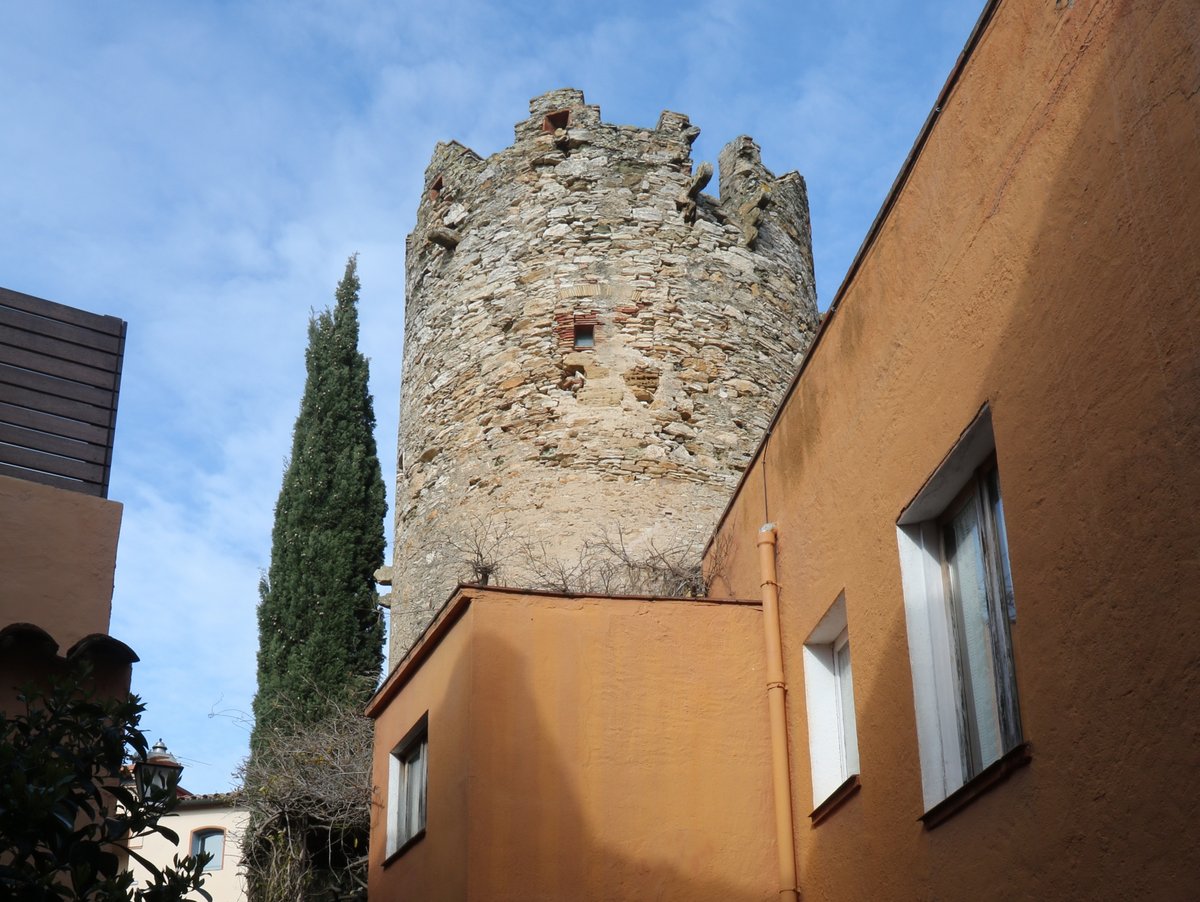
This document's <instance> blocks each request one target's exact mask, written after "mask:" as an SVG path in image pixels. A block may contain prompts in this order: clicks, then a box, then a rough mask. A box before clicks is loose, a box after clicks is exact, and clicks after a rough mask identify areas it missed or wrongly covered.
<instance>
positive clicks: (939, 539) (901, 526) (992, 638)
mask: <svg viewBox="0 0 1200 902" xmlns="http://www.w3.org/2000/svg"><path fill="white" fill-rule="evenodd" d="M896 532H897V541H898V543H899V548H900V565H901V574H902V579H903V586H904V613H905V620H906V622H907V627H908V646H909V659H910V663H911V666H912V676H913V698H914V702H915V706H916V713H917V739H918V742H919V744H920V755H921V778H922V788H923V794H924V801H925V808H926V810H928V809H930V808H932V807H933V806H934V805H936V804H937V803H938V802H940V801H942V800H943V799H945V798H946V797H947V796H948V795H950V794H951V793H952V792H954V791H955V790H956V789H958V788H959V787H960V786H962V785H963V784H965V783H966V782H967V781H968V780H970V779H971V778H972V777H974V776H976V775H977V774H979V773H980V772H981V771H982V770H984V769H985V768H986V767H988V765H990V764H992V763H993V762H995V761H997V760H999V759H1000V758H1001V757H1003V756H1004V754H1005V753H1006V752H1008V751H1010V750H1012V749H1014V748H1016V747H1017V746H1019V745H1021V744H1022V741H1023V740H1022V732H1021V715H1020V710H1019V707H1018V704H1017V686H1016V673H1015V669H1014V666H1013V652H1012V639H1011V635H1010V624H1011V623H1012V622H1014V621H1015V620H1016V604H1015V601H1014V597H1013V588H1012V573H1011V570H1010V568H1009V562H1008V540H1007V536H1006V533H1005V527H1004V503H1003V500H1002V496H1001V494H1000V475H999V471H998V470H997V466H996V456H995V442H994V440H993V438H992V422H991V412H990V411H989V410H988V409H987V408H986V407H985V408H984V409H983V410H982V411H981V412H980V414H979V415H978V416H977V417H976V419H975V421H974V422H973V423H972V424H971V425H970V427H968V429H967V430H966V431H965V432H964V433H963V435H962V437H961V438H960V439H959V442H958V443H957V445H956V446H955V447H954V449H953V450H952V451H951V452H950V454H949V455H947V457H946V458H945V460H944V461H943V462H942V464H941V465H940V466H939V467H938V469H937V471H936V472H935V473H934V474H933V476H932V477H930V479H929V480H928V482H927V483H926V484H925V487H924V488H922V489H921V491H920V493H919V494H918V495H917V497H916V498H914V499H913V500H912V502H911V503H910V504H909V505H908V507H906V508H905V509H904V511H903V513H901V515H900V518H899V520H898V521H897V524H896Z"/></svg>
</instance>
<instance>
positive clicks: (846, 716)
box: [804, 595, 858, 807]
mask: <svg viewBox="0 0 1200 902" xmlns="http://www.w3.org/2000/svg"><path fill="white" fill-rule="evenodd" d="M804 699H805V704H806V707H807V709H808V750H809V757H810V759H811V765H812V785H813V805H814V807H816V806H819V805H820V804H821V803H822V802H824V801H825V800H826V799H828V798H829V797H830V795H832V794H833V793H834V791H836V790H837V789H838V787H840V786H841V785H842V784H844V783H845V782H846V781H847V780H848V779H849V778H850V777H852V776H854V775H855V774H857V773H858V730H857V727H856V723H855V719H854V680H853V677H852V675H851V669H850V633H849V630H848V629H847V626H846V597H845V595H839V596H838V599H837V601H835V602H834V603H833V606H832V607H831V608H830V609H829V611H828V612H827V613H826V614H825V616H824V617H822V618H821V622H820V623H818V624H817V627H816V629H814V630H813V631H812V633H811V634H810V635H809V637H808V640H807V641H806V642H805V643H804Z"/></svg>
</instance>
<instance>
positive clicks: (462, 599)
mask: <svg viewBox="0 0 1200 902" xmlns="http://www.w3.org/2000/svg"><path fill="white" fill-rule="evenodd" d="M487 595H508V596H521V597H529V596H533V597H535V598H562V599H565V600H583V601H586V600H592V601H613V602H622V601H633V602H639V601H640V602H654V603H659V602H666V603H668V604H670V603H684V604H696V605H736V606H741V607H762V602H761V601H760V600H759V599H753V598H704V597H672V596H669V595H605V594H603V593H600V592H555V591H552V590H548V589H521V588H518V587H516V586H480V585H467V584H462V583H460V584H459V585H458V586H456V587H455V589H454V591H453V592H451V593H450V597H449V598H447V599H446V602H445V603H444V604H443V605H442V607H441V608H440V609H439V610H438V613H437V615H436V616H435V617H434V618H433V620H432V621H431V622H430V624H429V626H427V627H425V631H424V632H423V633H421V636H420V638H419V639H417V642H416V644H415V645H413V647H412V648H410V649H409V650H408V653H407V654H406V655H405V656H404V657H403V658H401V659H400V662H399V663H398V664H396V666H395V667H393V668H392V672H391V673H389V674H388V675H387V678H386V679H385V680H384V681H383V683H382V684H381V685H380V687H379V688H378V689H376V690H375V694H374V695H372V696H371V698H370V700H369V701H368V702H367V705H366V709H365V711H364V713H365V714H366V716H367V717H370V718H374V717H376V716H377V715H378V714H379V713H380V711H381V710H382V708H383V707H384V706H385V705H386V704H387V703H388V702H389V701H391V700H392V698H393V697H395V695H396V693H398V692H399V691H400V690H401V688H403V687H404V684H405V683H407V682H408V681H409V679H411V677H412V676H413V674H415V673H416V671H417V670H419V669H420V667H421V664H423V663H424V662H425V659H426V658H428V657H429V656H430V655H431V654H433V650H434V649H435V648H437V646H438V645H440V644H441V641H442V639H443V637H444V636H445V635H446V634H447V633H448V632H450V630H451V629H453V628H454V625H455V624H456V623H458V621H459V619H461V617H462V615H463V614H465V613H466V610H467V608H468V607H470V605H471V602H473V601H475V600H476V599H478V598H480V597H483V596H487Z"/></svg>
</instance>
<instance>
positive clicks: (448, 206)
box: [381, 89, 817, 662]
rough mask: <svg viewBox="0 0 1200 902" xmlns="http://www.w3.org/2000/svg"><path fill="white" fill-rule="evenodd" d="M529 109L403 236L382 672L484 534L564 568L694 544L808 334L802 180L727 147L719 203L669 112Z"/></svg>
mask: <svg viewBox="0 0 1200 902" xmlns="http://www.w3.org/2000/svg"><path fill="white" fill-rule="evenodd" d="M529 107H530V116H529V118H528V119H526V120H525V121H523V122H520V123H518V124H517V126H516V140H515V141H514V143H513V145H512V146H511V147H508V148H506V149H505V150H502V151H500V152H499V153H496V154H494V155H492V156H490V157H488V158H487V159H481V158H480V157H479V156H478V155H477V154H476V153H474V152H473V151H471V150H470V149H468V148H466V147H463V146H462V145H460V144H457V143H454V142H451V143H449V144H439V145H438V146H437V148H436V150H435V151H434V154H433V160H432V162H431V163H430V165H429V168H428V170H427V171H426V175H425V191H424V195H423V198H422V200H421V205H420V207H419V209H418V211H417V224H416V228H415V230H414V231H413V233H412V234H411V235H410V236H409V238H408V248H407V276H406V283H407V284H406V303H405V330H404V368H403V383H402V387H401V396H402V397H401V405H400V459H399V467H398V478H397V487H396V505H395V506H396V533H395V535H396V538H395V555H394V562H393V566H392V567H391V568H389V569H390V572H386V571H385V573H384V574H382V575H381V578H382V579H384V581H387V580H388V579H389V578H390V581H391V583H392V592H391V594H390V595H389V596H388V598H387V602H388V603H390V606H391V612H392V661H393V662H395V661H398V660H399V659H400V657H401V656H402V655H403V653H404V652H405V651H406V650H407V649H408V648H409V647H410V646H411V645H412V643H413V642H414V641H415V640H416V638H417V637H418V636H419V635H420V633H421V631H422V630H423V629H424V628H425V626H426V625H427V624H428V623H429V621H430V620H431V619H432V617H433V615H434V613H435V612H436V611H437V609H438V608H439V607H440V606H441V604H442V603H443V602H444V601H445V600H446V598H447V596H448V594H449V593H450V592H451V590H452V589H453V588H454V586H455V585H456V584H457V583H459V582H473V581H477V578H478V574H474V575H473V571H472V569H471V567H470V564H469V561H468V558H469V556H470V549H469V548H468V547H466V546H467V545H469V544H470V543H471V541H473V539H472V537H474V539H475V540H477V539H478V538H479V535H480V532H481V530H482V531H483V532H485V533H487V534H488V535H489V536H491V537H492V538H495V537H496V536H501V537H502V538H504V539H511V540H513V541H520V542H523V543H525V547H527V548H528V547H534V548H538V549H541V551H546V552H549V553H551V554H555V555H558V556H560V557H561V559H562V560H571V559H572V558H573V557H575V556H577V555H578V554H579V553H580V550H581V548H582V547H583V545H584V543H585V542H587V541H588V540H589V538H591V537H593V536H595V535H596V534H597V532H598V531H600V530H606V529H609V528H613V527H616V526H618V525H619V526H620V528H621V531H622V535H623V537H624V539H625V540H626V541H628V542H629V543H630V544H631V546H636V545H637V543H639V542H646V541H647V540H648V539H649V537H651V536H655V535H678V534H680V533H681V532H688V533H690V534H692V535H696V536H698V535H701V534H706V533H707V531H708V530H710V529H711V527H712V525H713V523H714V522H715V520H716V518H717V516H718V514H719V513H720V511H721V510H722V509H723V508H724V506H725V504H726V502H727V501H728V498H729V496H730V491H731V489H732V488H733V486H734V485H735V484H736V482H737V480H738V477H739V475H740V473H741V471H742V469H743V467H744V465H745V463H746V461H747V460H748V458H749V455H750V453H751V452H752V451H753V449H754V447H755V445H756V443H757V442H758V440H759V438H760V436H761V435H762V433H763V430H764V429H765V428H766V425H767V423H768V420H769V418H770V417H771V415H772V413H773V412H774V408H775V405H776V403H777V402H778V400H779V397H780V395H781V393H782V391H783V389H784V387H785V386H786V384H787V382H788V380H789V379H790V377H791V375H792V373H793V371H794V369H795V367H796V364H797V362H798V360H799V358H800V355H801V354H802V352H803V351H804V349H805V348H806V347H807V346H808V342H809V341H810V339H811V337H812V334H813V331H814V329H815V326H816V321H817V314H816V303H815V291H814V283H813V270H812V250H811V237H810V228H809V218H808V201H807V196H806V192H805V187H804V180H803V179H802V178H801V177H800V176H799V175H798V174H797V173H794V172H792V173H788V174H787V175H784V176H782V177H780V178H775V177H774V176H773V175H772V174H771V173H770V172H768V171H767V170H766V169H765V168H764V167H763V165H762V162H761V159H760V156H759V149H758V146H757V145H756V144H755V143H754V142H753V141H752V140H751V139H750V138H747V137H740V138H736V139H735V140H733V141H732V142H731V143H730V144H729V145H727V146H726V147H725V148H724V150H722V151H721V154H720V157H719V164H720V200H719V201H718V200H717V199H715V198H713V197H710V196H708V195H706V194H702V193H701V190H702V189H703V188H704V187H705V185H706V183H707V182H708V181H709V179H710V178H711V176H712V166H711V164H708V163H703V164H701V165H700V166H699V167H698V168H697V169H696V170H695V171H693V164H692V158H691V144H692V142H693V141H694V140H695V138H696V136H697V135H698V134H699V131H700V130H699V129H698V128H696V127H694V126H692V125H691V123H690V122H689V121H688V118H687V117H686V116H683V115H681V114H679V113H671V112H664V113H663V114H662V115H661V116H660V117H659V120H658V124H657V126H655V127H654V128H637V127H631V126H618V125H610V124H608V123H605V122H602V121H601V119H600V110H599V108H598V107H596V106H590V105H587V104H586V103H585V102H584V97H583V93H582V92H581V91H577V90H572V89H564V90H559V91H552V92H550V93H548V94H543V95H542V96H541V97H537V98H535V99H534V100H533V101H531V102H530V105H529ZM501 571H502V572H500V573H499V574H497V575H498V577H499V579H493V582H504V583H508V584H513V585H521V584H522V583H523V581H525V580H528V579H529V575H528V574H527V573H521V572H520V567H519V566H515V567H513V566H509V565H508V563H505V562H504V561H502V562H501Z"/></svg>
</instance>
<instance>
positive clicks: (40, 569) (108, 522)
mask: <svg viewBox="0 0 1200 902" xmlns="http://www.w3.org/2000/svg"><path fill="white" fill-rule="evenodd" d="M120 527H121V505H120V504H119V503H117V502H116V501H108V500H106V499H104V498H96V497H94V496H91V495H84V494H82V493H80V492H71V491H67V490H65V489H57V488H51V487H49V486H44V485H39V484H38V483H35V482H28V481H26V480H24V479H14V478H12V477H9V476H0V537H3V540H2V541H0V628H2V627H4V626H6V625H8V624H11V623H32V624H35V625H37V626H39V627H41V628H42V629H44V630H45V631H46V632H48V633H50V635H52V636H53V637H54V640H55V641H56V642H58V644H59V646H60V649H61V651H62V652H66V651H67V649H69V648H70V647H71V646H72V645H74V644H75V643H76V642H78V641H79V640H80V639H82V638H83V637H84V636H88V635H91V634H93V633H107V632H108V623H109V616H110V614H111V611H112V592H113V570H114V569H115V567H116V560H117V534H118V532H119V530H120Z"/></svg>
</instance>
